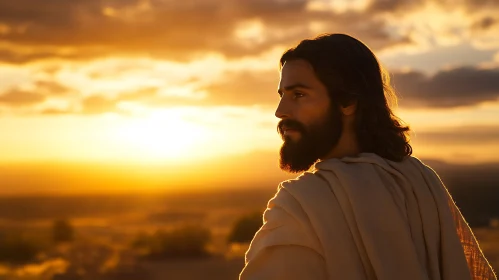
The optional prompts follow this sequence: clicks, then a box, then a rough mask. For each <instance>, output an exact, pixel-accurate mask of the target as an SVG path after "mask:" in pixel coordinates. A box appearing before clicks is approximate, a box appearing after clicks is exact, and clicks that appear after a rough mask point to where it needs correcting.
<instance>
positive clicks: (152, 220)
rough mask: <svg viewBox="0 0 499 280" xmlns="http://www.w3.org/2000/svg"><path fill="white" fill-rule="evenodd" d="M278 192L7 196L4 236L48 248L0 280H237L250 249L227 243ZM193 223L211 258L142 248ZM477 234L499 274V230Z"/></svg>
mask: <svg viewBox="0 0 499 280" xmlns="http://www.w3.org/2000/svg"><path fill="white" fill-rule="evenodd" d="M274 191H275V188H268V189H259V190H239V191H210V192H204V193H190V194H188V193H184V194H180V193H179V194H168V195H166V194H163V195H159V194H157V195H153V194H150V195H133V194H130V195H113V196H111V195H109V196H106V195H94V196H91V195H88V196H39V197H35V196H33V197H4V198H0V234H1V233H4V234H5V233H15V234H17V235H22V236H24V237H25V238H26V239H25V240H31V241H32V242H34V243H36V244H38V245H39V246H40V247H41V248H43V250H40V251H39V252H38V254H37V255H36V257H35V258H34V259H33V260H31V261H29V262H19V263H12V262H3V263H2V264H0V279H5V280H17V279H19V280H20V279H41V280H45V279H47V280H48V279H54V280H63V279H79V280H84V279H94V280H99V279H102V280H109V279H125V280H126V279H150V280H154V279H185V280H189V279H219V280H224V279H237V276H238V274H239V272H240V271H241V269H242V267H243V265H244V260H243V255H244V252H245V250H246V248H247V246H248V245H247V244H246V243H230V242H228V241H227V237H228V235H229V233H230V232H231V229H232V228H233V227H234V225H235V223H236V221H237V220H238V219H239V218H240V217H242V216H244V215H248V214H251V213H261V212H262V211H263V210H264V208H265V206H266V202H267V200H268V199H269V198H270V197H271V196H272V194H273V193H274ZM57 220H59V221H61V220H63V221H66V222H67V223H68V224H70V226H71V227H72V230H73V231H74V237H73V238H72V240H71V242H62V243H58V244H52V243H51V239H52V238H53V236H52V235H53V232H52V231H53V225H54V221H57ZM185 225H190V226H193V225H194V226H195V227H199V228H207V229H209V231H210V233H211V238H210V240H209V242H208V244H207V253H208V254H207V255H200V256H194V257H193V256H191V257H189V256H183V257H171V256H170V257H164V258H147V257H144V255H143V252H141V250H140V248H139V249H138V248H137V247H136V246H134V244H136V243H137V240H139V239H140V238H141V237H144V236H154V233H155V232H158V231H164V232H168V231H169V230H172V229H175V228H178V227H182V226H185ZM475 233H476V236H477V238H478V239H479V241H480V243H481V246H482V248H483V250H484V252H485V254H486V255H487V257H488V258H489V260H490V261H491V263H492V265H493V266H494V267H495V269H496V270H497V269H499V229H494V228H492V227H489V228H485V227H483V228H477V229H475ZM0 237H1V235H0ZM0 258H1V253H0Z"/></svg>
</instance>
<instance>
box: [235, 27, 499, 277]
mask: <svg viewBox="0 0 499 280" xmlns="http://www.w3.org/2000/svg"><path fill="white" fill-rule="evenodd" d="M280 65H281V80H280V84H279V90H278V92H279V95H280V96H281V100H280V103H279V106H278V107H277V111H276V113H275V114H276V117H278V118H279V119H281V121H280V122H279V124H278V132H279V134H280V135H281V136H282V139H283V141H284V143H283V145H282V147H281V150H280V167H281V169H283V170H286V171H289V172H293V173H298V172H303V173H302V174H301V175H300V176H298V177H297V178H296V179H294V180H289V181H285V182H283V183H281V184H280V185H279V188H278V191H277V194H276V195H275V196H274V197H273V198H272V199H271V200H270V201H269V203H268V208H267V210H266V211H265V213H264V225H263V226H262V227H261V228H260V230H259V231H258V232H257V233H256V235H255V237H254V238H253V241H252V243H251V246H250V248H249V250H248V252H247V253H246V266H245V268H244V269H243V271H242V272H241V274H240V279H242V280H253V279H259V280H266V279H269V280H270V279H273V280H277V279H288V280H292V279H379V280H388V279H389V280H392V279H393V280H395V279H405V280H412V279H413V280H422V279H432V280H437V279H445V280H451V279H452V280H457V279H463V280H464V279H496V277H495V275H494V272H493V270H492V268H491V267H490V265H489V263H488V262H487V260H486V259H485V257H484V256H483V254H482V252H481V250H480V248H479V246H478V243H477V241H476V239H475V237H474V236H473V233H472V231H471V229H470V228H469V226H468V225H467V223H466V221H465V220H464V218H463V217H462V215H461V213H460V212H459V210H458V209H457V207H456V206H455V204H454V202H453V200H452V198H451V196H450V195H449V193H448V192H447V189H446V188H445V186H444V185H443V184H442V182H441V180H440V179H439V177H438V175H437V174H436V173H435V172H434V171H433V170H432V169H431V168H430V167H428V166H426V165H425V164H423V163H422V162H421V161H420V160H418V159H417V158H415V157H413V156H411V154H412V148H411V146H410V144H409V137H408V132H409V128H408V127H407V126H404V125H403V124H402V123H401V121H400V120H399V119H398V118H397V117H396V116H395V115H394V114H393V113H392V111H391V109H390V103H391V102H394V101H396V97H395V94H394V92H393V91H392V88H391V86H390V81H389V76H388V74H387V73H386V71H384V70H383V69H382V68H381V66H380V65H379V63H378V61H377V59H376V56H375V55H374V54H373V53H372V52H371V51H370V50H369V48H368V47H367V46H365V45H364V44H363V43H361V42H360V41H358V40H356V39H354V38H352V37H350V36H347V35H343V34H332V35H323V36H319V37H317V38H315V39H313V40H304V41H302V42H300V44H298V46H296V47H295V48H292V49H290V50H288V51H286V52H285V53H284V54H283V56H282V57H281V60H280Z"/></svg>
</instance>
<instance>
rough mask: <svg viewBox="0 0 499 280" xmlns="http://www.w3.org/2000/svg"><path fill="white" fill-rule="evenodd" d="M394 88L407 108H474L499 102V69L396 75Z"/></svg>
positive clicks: (464, 69) (471, 69)
mask: <svg viewBox="0 0 499 280" xmlns="http://www.w3.org/2000/svg"><path fill="white" fill-rule="evenodd" d="M393 84H394V87H395V89H396V91H397V93H398V94H399V96H401V100H400V105H401V106H404V107H458V106H472V105H476V104H478V103H481V102H484V101H493V100H497V99H498V98H499V68H496V69H477V68H471V67H462V68H456V69H452V70H446V71H441V72H438V73H437V74H435V75H434V76H426V75H424V74H423V73H421V72H407V73H394V74H393Z"/></svg>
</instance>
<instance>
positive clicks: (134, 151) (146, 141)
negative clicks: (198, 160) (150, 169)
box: [116, 112, 206, 161]
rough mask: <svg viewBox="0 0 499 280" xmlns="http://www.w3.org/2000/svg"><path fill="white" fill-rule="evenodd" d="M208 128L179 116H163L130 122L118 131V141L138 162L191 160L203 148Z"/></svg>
mask: <svg viewBox="0 0 499 280" xmlns="http://www.w3.org/2000/svg"><path fill="white" fill-rule="evenodd" d="M205 135H206V129H205V128H203V127H202V126H201V125H198V124H195V123H192V122H189V121H186V120H185V119H183V118H182V117H181V116H179V115H175V114H168V113H166V112H163V113H155V114H150V115H149V116H147V117H143V118H135V119H131V120H129V121H127V122H126V123H125V124H123V125H122V126H121V127H120V128H118V130H117V133H116V136H117V137H118V141H119V142H120V143H121V144H122V145H124V146H126V148H127V151H126V153H127V154H128V155H129V156H132V157H134V158H135V159H138V160H174V161H179V160H182V159H188V158H192V157H194V156H195V155H196V153H197V152H198V151H199V150H200V149H201V148H202V146H203V139H205V137H204V136H205Z"/></svg>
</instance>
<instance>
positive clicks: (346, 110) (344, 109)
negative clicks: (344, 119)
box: [340, 100, 358, 116]
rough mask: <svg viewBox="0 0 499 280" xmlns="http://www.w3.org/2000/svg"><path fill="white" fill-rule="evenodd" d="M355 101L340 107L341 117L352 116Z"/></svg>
mask: <svg viewBox="0 0 499 280" xmlns="http://www.w3.org/2000/svg"><path fill="white" fill-rule="evenodd" d="M357 103H358V102H357V100H354V101H352V102H351V103H350V104H348V105H345V106H340V110H341V114H342V115H343V116H352V115H354V114H355V112H356V111H357Z"/></svg>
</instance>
